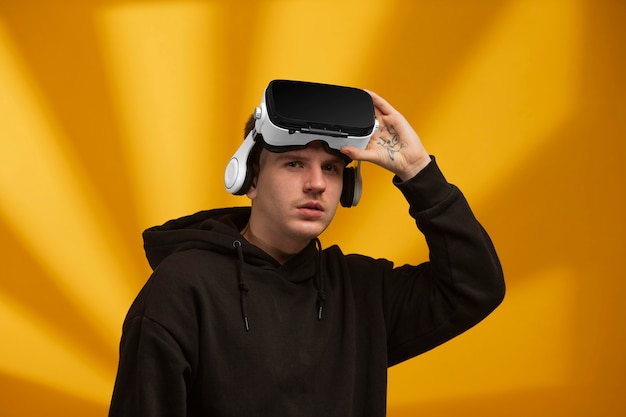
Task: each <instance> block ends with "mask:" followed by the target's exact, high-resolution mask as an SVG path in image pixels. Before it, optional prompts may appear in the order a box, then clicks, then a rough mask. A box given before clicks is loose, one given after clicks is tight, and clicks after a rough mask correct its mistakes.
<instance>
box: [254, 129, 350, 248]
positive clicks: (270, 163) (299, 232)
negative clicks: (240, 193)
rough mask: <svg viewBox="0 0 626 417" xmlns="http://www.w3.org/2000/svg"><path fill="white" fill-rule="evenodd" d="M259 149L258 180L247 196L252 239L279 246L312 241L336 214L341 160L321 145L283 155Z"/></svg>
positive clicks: (340, 185) (313, 144) (339, 188)
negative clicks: (280, 243) (252, 228)
mask: <svg viewBox="0 0 626 417" xmlns="http://www.w3.org/2000/svg"><path fill="white" fill-rule="evenodd" d="M260 149H261V151H260V153H259V159H258V171H257V175H256V176H255V178H254V180H253V181H252V184H251V185H250V187H249V189H248V191H247V193H246V195H247V196H248V197H249V198H250V200H251V203H252V213H251V216H250V223H251V224H253V225H254V226H255V229H254V233H255V235H256V236H257V237H258V236H268V237H271V239H272V240H275V241H280V242H301V241H308V240H310V239H313V238H315V237H317V236H318V235H319V234H320V233H322V232H323V231H324V230H325V229H326V227H327V226H328V225H329V224H330V222H331V221H332V219H333V217H334V215H335V212H336V210H337V206H338V204H339V199H340V196H341V193H342V189H343V171H344V167H345V161H344V159H343V158H342V157H340V156H338V155H336V154H335V153H331V152H327V151H326V149H325V147H324V146H323V145H322V143H321V141H314V142H311V143H310V144H308V145H307V146H306V147H305V148H303V149H296V150H289V151H285V152H270V151H268V150H267V149H264V148H262V147H261V148H260Z"/></svg>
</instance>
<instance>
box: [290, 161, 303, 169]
mask: <svg viewBox="0 0 626 417" xmlns="http://www.w3.org/2000/svg"><path fill="white" fill-rule="evenodd" d="M287 166H288V167H289V168H297V167H299V166H300V163H299V162H298V161H289V162H287Z"/></svg>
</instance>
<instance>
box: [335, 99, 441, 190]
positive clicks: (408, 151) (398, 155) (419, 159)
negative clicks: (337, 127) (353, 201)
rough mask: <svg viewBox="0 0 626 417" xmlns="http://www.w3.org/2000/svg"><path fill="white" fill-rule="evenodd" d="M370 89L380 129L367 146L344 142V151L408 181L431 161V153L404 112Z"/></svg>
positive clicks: (356, 158)
mask: <svg viewBox="0 0 626 417" xmlns="http://www.w3.org/2000/svg"><path fill="white" fill-rule="evenodd" d="M368 93H369V94H370V95H371V96H372V100H373V102H374V110H375V113H376V119H377V120H378V123H379V127H378V130H377V131H376V132H374V134H373V135H372V137H371V138H370V141H369V143H368V145H367V148H365V149H364V150H360V149H358V148H355V147H353V146H344V147H343V148H341V152H342V153H344V154H346V155H348V156H349V157H350V158H352V159H354V160H360V161H368V162H372V163H374V164H376V165H379V166H381V167H383V168H385V169H387V170H389V171H391V172H393V173H394V174H396V175H397V176H398V177H400V179H401V180H402V181H407V180H409V179H411V178H413V177H414V176H415V175H417V173H418V172H420V171H421V170H422V169H424V168H425V167H426V165H428V163H429V162H430V156H429V155H428V152H426V149H425V148H424V145H422V141H421V140H420V138H419V136H417V133H415V130H413V128H412V127H411V125H410V124H409V122H407V120H406V119H405V118H404V116H402V114H400V113H399V112H398V111H397V110H396V109H394V108H393V107H392V106H391V105H390V104H389V103H387V101H385V100H384V99H383V98H382V97H380V96H379V95H377V94H376V93H374V92H372V91H368Z"/></svg>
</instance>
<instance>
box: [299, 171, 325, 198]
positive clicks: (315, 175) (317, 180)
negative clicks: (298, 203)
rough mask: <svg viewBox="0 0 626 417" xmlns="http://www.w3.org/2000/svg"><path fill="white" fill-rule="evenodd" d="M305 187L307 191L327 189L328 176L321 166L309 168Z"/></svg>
mask: <svg viewBox="0 0 626 417" xmlns="http://www.w3.org/2000/svg"><path fill="white" fill-rule="evenodd" d="M304 188H305V191H307V192H312V191H314V192H322V191H324V190H325V189H326V178H325V177H324V171H322V169H321V168H320V167H311V168H310V169H309V170H308V172H307V178H306V181H305V182H304Z"/></svg>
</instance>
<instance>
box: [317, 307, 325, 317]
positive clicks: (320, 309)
mask: <svg viewBox="0 0 626 417" xmlns="http://www.w3.org/2000/svg"><path fill="white" fill-rule="evenodd" d="M323 309H324V306H320V308H319V310H317V319H318V320H321V319H322V310H323Z"/></svg>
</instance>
